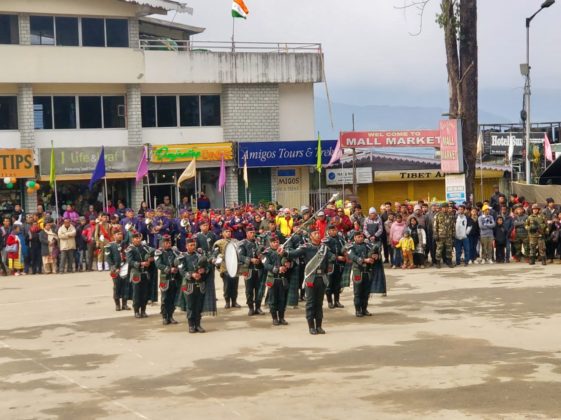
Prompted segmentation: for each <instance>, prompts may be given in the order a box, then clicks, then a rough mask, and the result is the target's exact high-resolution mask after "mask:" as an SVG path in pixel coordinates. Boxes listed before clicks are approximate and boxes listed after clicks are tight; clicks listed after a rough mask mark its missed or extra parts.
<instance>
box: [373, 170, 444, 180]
mask: <svg viewBox="0 0 561 420" xmlns="http://www.w3.org/2000/svg"><path fill="white" fill-rule="evenodd" d="M434 179H437V180H438V179H444V173H443V172H441V171H439V170H431V169H428V170H424V171H376V172H375V173H374V180H375V181H376V182H388V181H431V180H434Z"/></svg>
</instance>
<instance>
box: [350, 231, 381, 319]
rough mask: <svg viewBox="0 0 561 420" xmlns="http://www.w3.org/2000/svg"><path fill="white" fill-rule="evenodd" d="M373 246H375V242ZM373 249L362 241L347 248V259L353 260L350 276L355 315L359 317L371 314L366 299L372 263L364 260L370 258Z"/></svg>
mask: <svg viewBox="0 0 561 420" xmlns="http://www.w3.org/2000/svg"><path fill="white" fill-rule="evenodd" d="M373 246H377V244H375V245H373ZM374 251H375V250H374V249H371V247H369V246H368V245H367V244H365V243H364V242H362V243H356V242H355V243H353V244H352V245H351V248H350V249H349V254H348V255H349V259H350V260H351V261H352V262H353V266H352V272H351V276H352V279H353V292H354V305H355V315H356V316H357V317H359V318H361V317H363V316H365V315H366V316H369V315H371V314H370V312H368V299H369V298H370V289H371V287H372V274H373V273H372V271H373V268H374V264H369V263H366V262H365V261H364V260H365V259H367V258H370V256H371V255H372V254H373V253H374ZM378 255H379V251H378Z"/></svg>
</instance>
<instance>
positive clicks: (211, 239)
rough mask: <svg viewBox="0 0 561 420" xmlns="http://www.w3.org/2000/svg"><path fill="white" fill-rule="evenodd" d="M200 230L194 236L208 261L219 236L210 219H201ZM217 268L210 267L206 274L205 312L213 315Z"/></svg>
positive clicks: (214, 314)
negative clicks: (215, 232)
mask: <svg viewBox="0 0 561 420" xmlns="http://www.w3.org/2000/svg"><path fill="white" fill-rule="evenodd" d="M199 228H200V232H198V233H197V234H196V235H195V236H194V238H195V243H196V248H197V252H199V253H201V254H203V255H204V256H205V257H206V258H207V260H208V261H210V260H211V259H212V252H213V248H214V243H215V242H216V241H217V240H218V236H216V235H215V234H214V232H212V231H211V230H210V222H209V221H208V219H201V221H200V222H199ZM214 275H215V270H214V266H213V265H211V266H210V267H209V270H208V272H207V273H206V274H205V288H206V291H205V299H204V305H203V312H204V313H205V314H209V315H212V316H216V286H215V283H214Z"/></svg>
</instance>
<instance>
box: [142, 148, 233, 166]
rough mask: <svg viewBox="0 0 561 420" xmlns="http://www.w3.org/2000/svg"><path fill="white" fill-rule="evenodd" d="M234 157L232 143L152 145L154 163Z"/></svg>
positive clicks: (215, 159)
mask: <svg viewBox="0 0 561 420" xmlns="http://www.w3.org/2000/svg"><path fill="white" fill-rule="evenodd" d="M222 156H224V160H232V159H234V154H233V151H232V143H193V144H170V145H163V146H152V157H151V158H150V161H151V162H153V163H174V162H190V161H192V160H193V159H197V160H198V161H217V160H221V159H222Z"/></svg>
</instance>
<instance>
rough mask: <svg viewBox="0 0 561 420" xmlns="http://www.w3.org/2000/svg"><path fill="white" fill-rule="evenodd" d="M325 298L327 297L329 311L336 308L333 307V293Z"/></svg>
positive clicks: (327, 294)
mask: <svg viewBox="0 0 561 420" xmlns="http://www.w3.org/2000/svg"><path fill="white" fill-rule="evenodd" d="M325 296H326V297H327V306H328V307H329V309H333V308H335V305H333V295H332V294H331V293H326V295H325Z"/></svg>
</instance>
